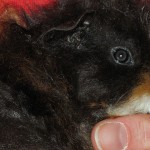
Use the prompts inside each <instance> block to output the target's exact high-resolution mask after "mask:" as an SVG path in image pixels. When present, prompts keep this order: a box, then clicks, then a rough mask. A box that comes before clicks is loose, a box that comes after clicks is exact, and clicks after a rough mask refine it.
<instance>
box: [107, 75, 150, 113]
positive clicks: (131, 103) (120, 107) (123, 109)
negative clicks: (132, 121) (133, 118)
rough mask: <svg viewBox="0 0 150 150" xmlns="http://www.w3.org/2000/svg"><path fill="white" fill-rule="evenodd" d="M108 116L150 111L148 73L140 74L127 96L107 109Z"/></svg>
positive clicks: (149, 77) (149, 80) (149, 79)
mask: <svg viewBox="0 0 150 150" xmlns="http://www.w3.org/2000/svg"><path fill="white" fill-rule="evenodd" d="M107 113H108V115H109V116H123V115H129V114H136V113H150V74H149V73H144V74H141V77H140V81H139V83H138V85H137V86H136V87H134V88H133V90H132V91H131V94H130V95H129V97H128V98H127V99H126V100H124V101H123V102H121V103H118V104H116V105H114V106H112V107H109V108H108V109H107Z"/></svg>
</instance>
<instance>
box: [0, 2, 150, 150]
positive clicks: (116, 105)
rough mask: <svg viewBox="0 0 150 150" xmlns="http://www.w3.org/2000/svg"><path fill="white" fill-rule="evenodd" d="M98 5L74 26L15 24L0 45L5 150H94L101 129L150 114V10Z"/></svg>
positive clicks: (1, 144) (0, 144)
mask: <svg viewBox="0 0 150 150" xmlns="http://www.w3.org/2000/svg"><path fill="white" fill-rule="evenodd" d="M79 2H81V1H79ZM86 2H87V3H88V1H84V3H86ZM87 3H86V4H87ZM91 3H92V4H93V5H94V7H93V5H92V8H94V9H89V8H88V7H87V8H88V9H84V10H85V11H83V12H82V11H80V13H79V14H81V15H78V16H75V18H76V19H75V21H72V22H71V24H69V23H70V22H69V20H71V19H69V20H67V21H66V19H65V21H64V22H63V21H61V22H59V21H57V23H56V24H55V25H53V27H52V26H48V25H47V24H46V23H45V22H44V23H43V24H37V25H36V26H33V27H32V28H30V29H25V28H24V27H25V26H23V25H24V24H23V23H22V22H21V23H20V24H17V23H11V25H10V24H9V32H7V36H6V37H5V36H4V38H3V40H1V43H0V72H1V73H0V120H1V121H0V127H1V132H0V149H1V150H9V149H10V150H13V149H15V150H33V149H37V150H92V149H93V148H92V144H91V142H90V134H91V130H92V127H93V126H94V124H96V123H97V122H99V121H101V120H103V119H105V118H109V117H117V116H123V115H129V114H136V113H149V112H150V102H149V101H150V100H149V99H150V86H149V84H150V51H149V50H150V4H149V2H148V1H146V0H145V1H136V0H96V1H94V2H91ZM95 4H96V6H95ZM86 6H87V5H86ZM70 18H71V17H70ZM47 19H48V18H47ZM68 24H69V25H68Z"/></svg>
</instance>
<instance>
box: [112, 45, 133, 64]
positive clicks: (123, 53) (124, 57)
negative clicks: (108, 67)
mask: <svg viewBox="0 0 150 150" xmlns="http://www.w3.org/2000/svg"><path fill="white" fill-rule="evenodd" d="M111 54H112V57H113V59H114V61H115V62H116V63H117V64H120V65H133V64H134V61H133V58H132V54H131V52H130V50H129V49H127V48H126V47H114V48H112V50H111Z"/></svg>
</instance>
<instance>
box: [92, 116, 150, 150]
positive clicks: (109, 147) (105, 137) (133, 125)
mask: <svg viewBox="0 0 150 150" xmlns="http://www.w3.org/2000/svg"><path fill="white" fill-rule="evenodd" d="M91 138H92V143H93V146H94V150H150V115H148V114H146V115H143V114H139V115H132V116H124V117H119V118H115V119H107V120H104V121H102V122H100V123H98V124H97V125H96V126H95V127H94V128H93V131H92V136H91Z"/></svg>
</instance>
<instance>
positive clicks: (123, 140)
mask: <svg viewBox="0 0 150 150" xmlns="http://www.w3.org/2000/svg"><path fill="white" fill-rule="evenodd" d="M94 137H95V142H96V145H97V148H98V150H110V149H111V150H126V149H127V147H128V134H127V129H126V127H125V125H124V124H123V123H120V122H107V123H105V124H102V125H99V126H97V127H96V129H95V133H94Z"/></svg>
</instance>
